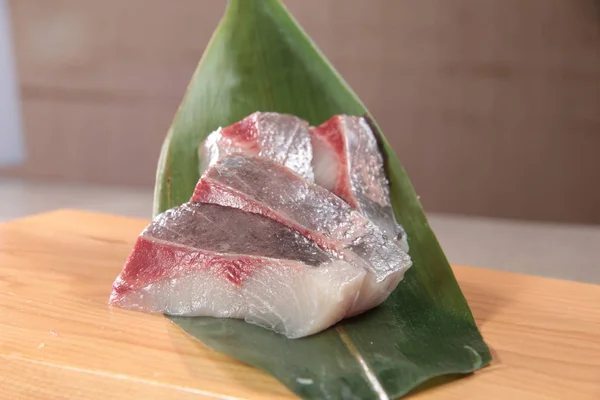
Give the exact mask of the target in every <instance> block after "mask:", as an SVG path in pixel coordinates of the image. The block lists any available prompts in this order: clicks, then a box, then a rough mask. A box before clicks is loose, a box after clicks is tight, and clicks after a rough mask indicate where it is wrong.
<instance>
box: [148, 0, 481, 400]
mask: <svg viewBox="0 0 600 400" xmlns="http://www.w3.org/2000/svg"><path fill="white" fill-rule="evenodd" d="M254 111H276V112H281V113H290V114H294V115H297V116H299V117H301V118H303V119H305V120H307V121H309V122H310V123H311V124H312V125H318V124H320V123H321V122H323V121H325V120H327V119H328V118H330V117H331V116H333V115H335V114H352V115H367V116H368V117H369V118H371V120H372V121H373V123H374V126H375V127H376V130H378V133H379V136H380V139H381V142H382V151H383V153H384V156H385V159H386V171H387V174H388V177H389V179H390V186H391V195H392V203H393V205H394V210H395V213H396V215H397V217H398V219H399V221H400V222H401V223H402V225H403V226H404V228H405V229H406V231H407V233H408V237H409V243H410V248H411V251H410V253H411V257H412V259H413V262H414V264H413V267H411V268H410V269H409V271H408V272H407V274H406V277H405V279H404V280H403V281H402V282H401V283H400V285H399V286H398V288H397V289H396V290H395V291H394V293H392V295H391V296H390V297H389V298H388V300H387V301H386V302H384V303H383V304H382V305H381V306H379V307H377V308H376V309H373V310H371V311H369V312H367V313H365V314H363V315H361V316H358V317H355V318H352V319H348V320H345V321H343V322H342V323H340V324H338V325H337V326H336V327H333V328H330V329H328V330H326V331H324V332H322V333H320V334H317V335H314V336H311V337H308V338H304V339H296V340H289V339H286V338H285V337H284V336H282V335H277V334H275V333H273V332H270V331H268V330H266V329H263V328H260V327H257V326H254V325H250V324H247V323H245V322H242V321H238V320H230V319H217V318H177V317H172V318H171V319H172V320H173V321H174V322H175V323H176V324H178V325H179V326H180V327H181V328H183V329H184V330H185V331H186V332H188V333H189V334H191V335H192V336H194V337H195V338H197V339H199V340H201V341H202V342H204V343H205V344H206V345H208V346H210V347H212V348H214V349H216V350H218V351H221V352H224V353H227V354H229V355H231V356H232V357H235V358H237V359H239V360H241V361H243V362H246V363H248V364H251V365H254V366H256V367H258V368H261V369H263V370H265V371H267V372H269V373H270V374H272V375H274V376H275V377H277V378H278V379H279V380H280V381H281V382H283V383H284V384H285V385H286V386H288V387H289V388H290V389H291V390H292V391H293V392H295V393H296V394H298V395H299V396H301V397H303V398H307V399H330V398H331V399H387V398H396V397H399V396H402V395H404V394H406V393H407V392H409V391H410V390H411V389H413V388H415V387H416V386H417V385H419V384H421V383H423V382H425V381H427V380H429V379H431V378H434V377H439V376H443V375H450V374H466V373H469V372H472V371H474V370H477V369H479V368H482V367H484V366H485V365H487V364H488V363H489V362H490V360H491V355H490V352H489V349H488V347H487V346H486V344H485V343H484V342H483V340H482V338H481V335H480V333H479V331H478V329H477V326H476V325H475V321H474V319H473V316H472V314H471V311H470V309H469V307H468V305H467V303H466V300H465V298H464V297H463V295H462V292H461V290H460V288H459V286H458V284H457V282H456V280H455V278H454V275H453V273H452V270H451V269H450V266H449V264H448V261H447V260H446V257H445V255H444V253H443V251H442V249H441V248H440V246H439V244H438V242H437V240H436V238H435V236H434V234H433V232H432V230H431V228H430V227H429V225H428V223H427V220H426V218H425V215H424V213H423V209H422V207H421V205H420V203H419V200H418V198H417V196H416V194H415V191H414V189H413V187H412V185H411V183H410V181H409V179H408V177H407V175H406V173H405V172H404V170H403V168H402V166H401V165H400V163H399V161H398V159H397V158H396V156H395V155H394V153H393V151H392V149H391V148H390V146H389V144H388V143H387V141H386V140H385V137H384V136H383V134H382V133H381V131H380V130H379V128H378V127H377V125H376V123H375V122H374V120H373V119H372V116H371V115H370V114H369V112H368V110H367V109H366V108H365V106H364V105H363V104H362V103H361V101H360V100H359V99H358V97H357V96H356V95H355V94H354V93H353V92H352V90H351V89H350V88H349V87H348V85H347V84H346V83H345V82H344V80H343V79H342V78H341V77H340V76H339V74H338V73H337V72H336V71H335V70H334V69H333V67H332V66H331V65H330V64H329V62H328V61H327V59H326V58H325V57H324V56H323V55H322V54H321V53H320V52H319V50H318V49H317V48H316V46H315V45H314V44H313V43H312V41H311V40H310V39H309V38H308V36H307V35H306V34H305V33H304V32H303V31H302V30H301V28H300V27H299V26H298V25H297V23H296V22H295V21H294V20H293V18H292V17H291V16H290V14H289V13H288V12H287V10H286V9H285V8H284V6H283V4H282V3H281V2H280V1H278V0H231V1H230V3H229V5H228V7H227V10H226V12H225V15H224V17H223V19H222V21H221V23H220V25H219V27H218V28H217V30H216V31H215V34H214V36H213V38H212V40H211V42H210V44H209V45H208V47H207V48H206V50H205V53H204V56H203V57H202V59H201V61H200V64H199V66H198V68H197V70H196V72H195V74H194V76H193V78H192V80H191V82H190V85H189V87H188V91H187V93H186V95H185V97H184V100H183V102H182V104H181V106H180V108H179V110H178V113H177V115H176V117H175V119H174V121H173V124H172V127H171V129H170V131H169V133H168V135H167V138H166V140H165V143H164V146H163V149H162V152H161V157H160V161H159V166H158V171H157V181H156V189H155V210H154V212H155V214H156V213H159V212H162V211H164V210H166V209H168V208H171V207H174V206H177V205H180V204H182V203H184V202H186V201H187V200H188V199H189V198H190V196H191V194H192V191H193V189H194V186H195V184H196V182H197V180H198V178H199V176H198V155H197V148H198V145H199V144H200V143H201V142H202V140H203V139H204V138H205V137H206V136H207V135H208V134H209V133H210V132H212V131H213V130H215V129H216V128H218V127H219V126H227V125H230V124H232V123H234V122H236V121H238V120H240V119H242V118H243V117H245V116H247V115H249V114H251V113H252V112H254Z"/></svg>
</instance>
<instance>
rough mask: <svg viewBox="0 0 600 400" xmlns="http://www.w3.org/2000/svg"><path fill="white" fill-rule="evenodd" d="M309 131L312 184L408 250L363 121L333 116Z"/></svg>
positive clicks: (375, 147) (377, 153)
mask: <svg viewBox="0 0 600 400" xmlns="http://www.w3.org/2000/svg"><path fill="white" fill-rule="evenodd" d="M310 131H311V136H312V147H313V171H314V174H315V182H316V183H317V184H319V185H321V186H323V187H324V188H326V189H328V190H330V191H331V192H333V193H334V194H336V195H338V196H339V197H341V198H342V199H344V200H345V201H346V202H347V203H348V204H350V206H352V207H354V208H356V209H357V210H359V211H360V212H361V213H362V214H363V215H364V216H366V217H367V218H369V219H370V220H371V221H373V222H374V223H375V225H377V226H378V227H379V228H381V230H382V231H383V232H384V233H385V234H386V235H387V236H388V237H389V238H393V239H396V240H398V243H399V245H400V246H401V247H402V248H403V249H404V250H408V242H407V240H406V234H405V232H404V230H403V229H402V227H401V226H400V225H399V224H398V223H397V222H396V219H395V217H394V211H393V209H392V205H391V202H390V191H389V182H388V180H387V178H386V174H385V170H384V164H383V157H382V155H381V152H380V150H379V145H378V143H377V139H376V137H375V135H374V133H373V131H372V130H371V127H370V126H369V124H368V122H367V121H366V119H365V118H363V117H355V116H347V115H336V116H334V117H333V118H331V119H329V120H328V121H326V122H324V123H323V124H321V125H319V126H318V127H316V128H311V129H310Z"/></svg>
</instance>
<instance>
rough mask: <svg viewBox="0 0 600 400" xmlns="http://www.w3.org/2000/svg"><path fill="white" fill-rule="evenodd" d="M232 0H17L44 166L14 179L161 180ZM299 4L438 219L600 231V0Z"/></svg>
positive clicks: (291, 2) (27, 113)
mask: <svg viewBox="0 0 600 400" xmlns="http://www.w3.org/2000/svg"><path fill="white" fill-rule="evenodd" d="M224 4H225V2H224V1H218V0H173V1H166V0H127V1H123V0H104V1H95V0H12V1H11V2H10V5H11V9H12V16H13V30H14V36H15V42H16V43H15V47H16V52H17V57H18V72H19V77H20V88H21V95H22V101H23V114H24V119H25V121H24V125H25V130H26V141H27V149H28V155H29V159H28V162H27V164H26V165H25V166H23V168H20V169H17V170H11V171H3V174H4V175H7V174H9V175H20V176H27V177H33V178H39V179H42V178H43V179H60V180H72V181H85V182H100V183H112V184H127V185H148V186H149V185H152V184H153V180H154V169H155V164H156V158H157V156H158V152H159V147H160V144H161V142H162V139H163V138H164V134H165V132H166V130H167V128H168V126H169V124H170V122H171V119H172V117H173V114H174V112H175V110H176V108H177V105H178V103H179V101H180V99H181V96H182V94H183V91H184V89H185V86H186V84H187V81H188V80H189V78H190V76H191V74H192V71H193V69H194V67H195V65H196V63H197V62H198V60H199V58H200V55H201V53H202V50H203V48H204V46H205V45H206V43H207V41H208V39H209V37H210V34H211V33H212V31H213V29H214V28H215V26H216V24H217V22H218V19H219V17H220V15H221V13H222V10H223V7H224ZM286 4H287V5H288V7H289V8H290V9H291V11H292V12H293V13H294V15H295V16H296V17H297V19H298V20H299V21H300V22H301V23H302V24H303V26H304V27H305V29H306V30H307V31H308V32H309V34H311V36H312V37H313V38H314V40H315V41H316V42H317V43H318V44H319V45H320V47H321V48H322V49H323V50H324V52H325V53H326V54H327V55H328V56H329V58H330V59H331V60H332V62H333V63H334V65H335V66H336V67H337V68H338V69H339V70H340V72H341V73H342V74H343V75H344V77H345V78H346V79H347V81H348V82H349V83H350V84H351V86H352V87H353V88H354V89H355V90H356V91H357V92H358V94H359V95H360V96H361V98H362V99H363V100H364V101H365V103H366V104H367V106H368V107H369V108H370V109H371V110H372V111H373V113H374V114H375V116H376V118H377V119H378V121H379V122H380V124H381V125H382V127H383V129H384V131H385V133H386V135H387V136H388V138H389V139H390V141H391V142H392V144H393V145H394V147H395V149H396V152H397V154H398V155H399V157H400V159H401V161H402V163H403V164H404V165H405V167H406V168H407V170H408V173H409V175H410V176H411V178H412V181H413V183H414V185H415V186H416V188H417V190H418V192H419V194H420V195H421V200H422V201H423V203H424V205H425V206H426V208H427V209H428V210H431V211H443V212H458V213H467V214H475V215H488V216H499V217H513V218H528V219H549V220H558V221H577V222H593V223H600V187H599V185H598V182H599V181H600V157H599V156H598V153H599V152H600V2H598V1H593V0H571V1H566V0H462V1H459V0H457V1H446V0H287V1H286ZM134 154H135V155H134Z"/></svg>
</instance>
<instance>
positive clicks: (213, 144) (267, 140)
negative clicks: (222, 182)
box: [199, 112, 314, 181]
mask: <svg viewBox="0 0 600 400" xmlns="http://www.w3.org/2000/svg"><path fill="white" fill-rule="evenodd" d="M308 128H309V126H308V122H306V121H304V120H302V119H300V118H298V117H295V116H293V115H288V114H278V113H274V112H255V113H253V114H251V115H249V116H248V117H246V118H244V119H243V120H241V121H239V122H236V123H235V124H233V125H230V126H228V127H226V128H219V129H217V130H216V131H215V132H213V133H211V134H210V135H208V137H207V138H206V140H205V141H204V143H202V145H200V148H199V158H200V176H202V174H203V173H204V171H205V170H206V169H207V168H208V167H209V166H211V165H213V164H214V163H216V162H217V161H218V160H219V159H221V158H223V157H225V156H227V155H230V154H234V153H243V154H247V155H253V156H260V157H265V158H268V159H270V160H273V161H275V162H278V163H280V164H283V165H285V166H286V167H288V168H290V169H292V170H294V171H295V172H296V173H298V174H299V175H302V176H303V177H304V178H306V179H309V180H311V181H312V180H313V179H314V175H313V170H312V165H311V161H312V147H311V139H310V133H309V131H308Z"/></svg>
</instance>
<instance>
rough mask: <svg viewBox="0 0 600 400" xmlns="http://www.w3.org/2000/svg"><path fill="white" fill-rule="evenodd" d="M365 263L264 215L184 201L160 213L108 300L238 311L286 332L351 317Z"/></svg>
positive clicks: (174, 310) (151, 307)
mask: <svg viewBox="0 0 600 400" xmlns="http://www.w3.org/2000/svg"><path fill="white" fill-rule="evenodd" d="M364 276H365V271H364V269H362V268H360V267H357V266H354V265H352V264H350V263H348V262H346V261H344V260H340V259H338V258H336V257H334V256H332V255H331V254H329V253H327V252H324V251H322V250H321V249H320V248H319V247H318V246H316V245H315V244H314V243H312V242H311V241H309V240H307V239H306V238H305V237H303V236H302V235H299V234H298V233H297V232H295V231H293V230H291V229H289V228H288V227H286V226H284V225H282V224H280V223H279V222H277V221H275V220H272V219H269V218H265V217H263V216H260V215H257V214H253V213H248V212H244V211H242V210H238V209H234V208H229V207H223V206H219V205H215V204H197V203H186V204H184V205H182V206H179V207H176V208H174V209H171V210H168V211H166V212H164V213H163V214H160V215H159V216H157V217H156V218H155V219H154V220H153V221H152V223H151V224H150V225H149V226H148V227H147V228H146V229H145V230H144V231H143V232H142V234H141V235H140V236H139V238H138V240H137V242H136V244H135V247H134V249H133V251H132V253H131V254H130V256H129V258H128V259H127V262H126V264H125V266H124V267H123V270H122V271H121V273H120V275H119V276H118V277H117V279H116V281H115V283H114V284H113V291H112V294H111V297H110V303H111V304H112V305H115V306H119V307H126V308H134V309H138V310H142V311H146V312H160V313H166V314H171V315H181V316H214V317H222V318H223V317H225V318H239V319H244V320H246V321H248V322H251V323H254V324H257V325H261V326H264V327H266V328H269V329H272V330H274V331H276V332H279V333H282V334H284V335H286V336H288V337H290V338H297V337H302V336H306V335H310V334H313V333H316V332H319V331H321V330H323V329H326V328H327V327H329V326H331V325H333V324H335V323H336V322H338V321H339V320H341V319H342V318H343V317H344V316H346V315H347V313H348V310H349V309H351V308H352V307H353V305H354V303H355V301H356V298H357V294H358V293H359V291H360V288H361V287H362V282H363V280H364Z"/></svg>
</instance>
